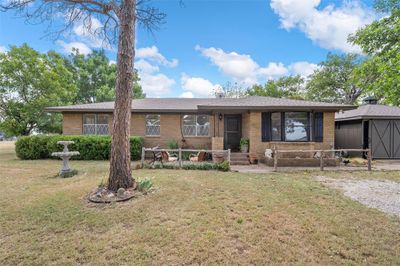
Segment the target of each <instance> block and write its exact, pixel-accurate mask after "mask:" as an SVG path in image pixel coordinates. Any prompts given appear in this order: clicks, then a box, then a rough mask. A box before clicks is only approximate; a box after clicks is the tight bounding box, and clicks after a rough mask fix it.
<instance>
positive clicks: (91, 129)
mask: <svg viewBox="0 0 400 266" xmlns="http://www.w3.org/2000/svg"><path fill="white" fill-rule="evenodd" d="M83 134H84V135H108V134H109V128H108V115H106V114H84V115H83Z"/></svg>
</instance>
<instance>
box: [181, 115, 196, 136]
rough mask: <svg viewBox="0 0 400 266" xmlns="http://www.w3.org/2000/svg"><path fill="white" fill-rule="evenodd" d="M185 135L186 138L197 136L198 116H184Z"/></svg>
mask: <svg viewBox="0 0 400 266" xmlns="http://www.w3.org/2000/svg"><path fill="white" fill-rule="evenodd" d="M182 130H183V135H184V136H196V130H197V129H196V116H195V115H184V116H183V128H182Z"/></svg>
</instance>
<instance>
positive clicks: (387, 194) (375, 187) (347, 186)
mask: <svg viewBox="0 0 400 266" xmlns="http://www.w3.org/2000/svg"><path fill="white" fill-rule="evenodd" d="M316 179H317V180H318V181H320V182H322V183H323V184H325V185H327V186H329V187H332V188H336V189H339V190H341V191H343V192H344V195H345V196H347V197H349V198H351V199H354V200H356V201H358V202H360V203H362V204H364V205H366V206H368V207H371V208H376V209H378V210H380V211H382V212H385V213H388V214H393V215H396V216H399V217H400V183H398V182H394V181H388V180H384V181H381V180H356V179H334V178H328V177H324V176H318V177H316Z"/></svg>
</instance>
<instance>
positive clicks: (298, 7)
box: [270, 0, 378, 52]
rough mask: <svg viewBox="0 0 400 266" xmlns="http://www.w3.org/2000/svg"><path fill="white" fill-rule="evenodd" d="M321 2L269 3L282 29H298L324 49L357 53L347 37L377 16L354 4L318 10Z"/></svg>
mask: <svg viewBox="0 0 400 266" xmlns="http://www.w3.org/2000/svg"><path fill="white" fill-rule="evenodd" d="M320 3H321V0H302V1H299V0H271V4H270V5H271V8H272V9H273V10H274V12H275V13H276V14H278V15H279V17H280V22H281V25H282V27H283V28H284V29H286V30H290V29H292V28H298V29H300V30H301V31H302V32H304V33H305V34H306V35H307V37H308V38H309V39H311V40H312V41H313V42H315V43H317V44H318V45H319V46H321V47H323V48H326V49H338V50H341V51H343V52H360V48H359V47H357V46H352V45H351V44H349V43H348V42H347V38H348V35H349V34H352V33H354V32H355V31H356V30H357V29H359V28H360V27H362V26H364V25H366V24H369V23H371V22H372V21H373V20H375V19H377V18H378V17H377V14H376V13H374V12H373V10H372V9H370V8H367V7H366V6H364V5H363V4H361V2H359V1H357V0H350V1H345V2H344V3H343V4H342V6H340V7H335V6H334V5H333V4H331V5H328V6H326V7H325V8H323V9H318V6H319V5H320Z"/></svg>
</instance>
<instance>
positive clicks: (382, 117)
mask: <svg viewBox="0 0 400 266" xmlns="http://www.w3.org/2000/svg"><path fill="white" fill-rule="evenodd" d="M366 119H400V116H393V115H392V116H390V115H387V116H376V115H375V116H374V115H358V116H351V117H342V118H335V121H337V122H340V121H352V120H366Z"/></svg>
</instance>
